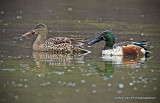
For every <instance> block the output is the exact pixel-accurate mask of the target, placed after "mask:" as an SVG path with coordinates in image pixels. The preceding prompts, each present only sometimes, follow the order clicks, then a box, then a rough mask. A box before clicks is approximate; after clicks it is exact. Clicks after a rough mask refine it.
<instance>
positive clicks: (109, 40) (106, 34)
mask: <svg viewBox="0 0 160 103" xmlns="http://www.w3.org/2000/svg"><path fill="white" fill-rule="evenodd" d="M102 40H103V41H105V42H106V45H105V48H107V49H110V48H112V47H113V45H114V43H115V37H114V34H113V33H112V32H111V31H109V30H105V31H103V32H102V33H101V34H100V35H99V36H98V37H97V38H95V39H93V40H92V41H90V42H89V43H88V45H92V44H95V43H97V42H99V41H102Z"/></svg>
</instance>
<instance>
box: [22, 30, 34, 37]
mask: <svg viewBox="0 0 160 103" xmlns="http://www.w3.org/2000/svg"><path fill="white" fill-rule="evenodd" d="M34 33H35V32H34V30H31V31H29V32H27V33H25V34H23V35H22V37H28V36H31V35H33V34H34Z"/></svg>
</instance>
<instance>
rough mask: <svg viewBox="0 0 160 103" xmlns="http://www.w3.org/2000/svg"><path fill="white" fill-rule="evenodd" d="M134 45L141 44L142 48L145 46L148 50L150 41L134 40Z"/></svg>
mask: <svg viewBox="0 0 160 103" xmlns="http://www.w3.org/2000/svg"><path fill="white" fill-rule="evenodd" d="M133 44H134V45H137V46H140V47H141V48H144V49H145V50H147V48H146V47H147V45H148V42H147V41H142V42H133Z"/></svg>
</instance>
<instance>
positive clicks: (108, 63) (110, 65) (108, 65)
mask: <svg viewBox="0 0 160 103" xmlns="http://www.w3.org/2000/svg"><path fill="white" fill-rule="evenodd" d="M151 58H152V57H149V58H146V57H135V56H102V61H103V62H97V63H92V68H94V69H95V70H96V71H97V72H98V74H99V75H100V76H103V77H104V78H105V79H109V78H111V77H112V75H113V74H114V71H115V69H116V68H129V69H137V68H146V67H147V62H148V60H150V59H151ZM102 65H103V66H102Z"/></svg>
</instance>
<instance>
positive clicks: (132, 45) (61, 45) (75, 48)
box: [22, 23, 150, 56]
mask: <svg viewBox="0 0 160 103" xmlns="http://www.w3.org/2000/svg"><path fill="white" fill-rule="evenodd" d="M34 34H37V35H38V37H37V38H36V40H35V42H34V44H33V50H34V51H52V52H56V53H59V52H60V53H86V52H89V51H88V50H86V49H85V48H84V47H83V44H84V42H85V40H84V39H81V38H67V37H55V38H49V39H47V34H48V29H47V26H46V25H45V24H42V23H40V24H37V25H36V27H35V28H33V29H32V30H31V31H29V32H27V33H25V34H24V35H22V37H27V36H31V35H34ZM46 39H47V40H46ZM101 40H104V41H105V42H106V44H105V47H104V49H103V51H102V54H103V55H111V56H112V55H136V56H143V55H147V54H148V53H150V52H149V51H147V49H146V45H147V43H146V42H141V43H138V42H123V43H116V44H115V37H114V34H113V33H112V32H111V31H109V30H106V31H104V32H102V34H100V35H99V36H98V37H97V38H96V39H94V40H92V41H91V42H89V43H88V45H92V44H94V43H96V42H99V41H101Z"/></svg>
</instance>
